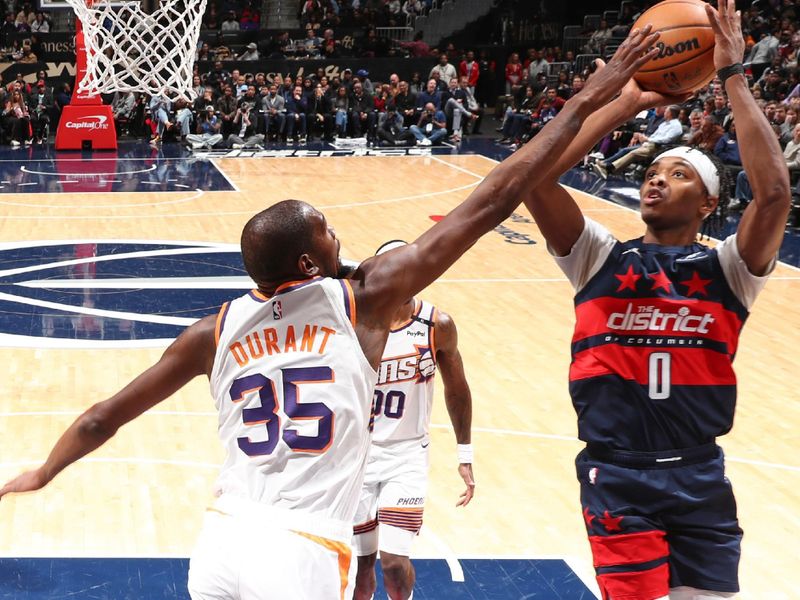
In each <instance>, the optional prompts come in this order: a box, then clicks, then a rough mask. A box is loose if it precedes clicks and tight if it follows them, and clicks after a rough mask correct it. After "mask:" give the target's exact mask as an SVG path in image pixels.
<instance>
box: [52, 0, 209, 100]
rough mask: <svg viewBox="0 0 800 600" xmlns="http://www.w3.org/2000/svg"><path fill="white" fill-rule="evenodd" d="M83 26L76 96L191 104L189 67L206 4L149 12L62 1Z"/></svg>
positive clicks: (179, 0)
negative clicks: (129, 96) (119, 95)
mask: <svg viewBox="0 0 800 600" xmlns="http://www.w3.org/2000/svg"><path fill="white" fill-rule="evenodd" d="M67 2H68V3H69V4H70V6H72V8H73V9H74V10H75V14H76V15H77V16H78V18H79V19H80V20H81V24H82V25H83V36H84V39H85V44H86V76H85V77H84V78H83V79H82V80H81V81H80V83H79V84H78V92H79V93H85V94H91V95H97V94H101V93H103V94H109V93H113V92H116V91H132V92H146V93H148V94H151V95H166V96H169V97H182V98H186V99H191V98H193V97H194V96H195V94H194V92H193V91H192V64H193V63H194V59H195V51H196V49H197V38H198V36H199V34H200V24H201V22H202V18H203V13H204V12H205V10H206V0H161V2H160V4H159V6H158V7H157V8H156V9H154V10H153V12H152V13H150V14H147V13H145V12H143V11H142V8H141V5H140V3H139V2H138V1H134V2H125V3H124V4H122V3H119V2H115V3H114V5H113V6H112V5H111V4H110V3H109V2H107V1H106V0H95V1H94V2H92V0H67Z"/></svg>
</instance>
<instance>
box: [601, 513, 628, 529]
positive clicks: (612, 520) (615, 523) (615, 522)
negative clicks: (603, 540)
mask: <svg viewBox="0 0 800 600" xmlns="http://www.w3.org/2000/svg"><path fill="white" fill-rule="evenodd" d="M622 519H623V517H612V516H611V515H609V514H608V511H606V512H604V513H603V517H602V518H600V519H597V520H598V521H599V522H600V523H602V525H603V527H605V528H606V531H608V532H609V533H610V532H612V531H622V526H621V525H620V521H622Z"/></svg>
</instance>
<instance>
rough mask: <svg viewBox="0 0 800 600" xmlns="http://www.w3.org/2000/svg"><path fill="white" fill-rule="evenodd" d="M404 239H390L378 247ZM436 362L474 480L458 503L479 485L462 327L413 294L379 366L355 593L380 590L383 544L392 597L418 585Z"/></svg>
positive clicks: (401, 597) (463, 470)
mask: <svg viewBox="0 0 800 600" xmlns="http://www.w3.org/2000/svg"><path fill="white" fill-rule="evenodd" d="M404 245H405V242H401V241H393V242H388V243H386V244H384V245H383V246H382V247H381V248H380V249H379V250H378V252H377V254H378V255H380V254H382V253H383V252H387V251H389V250H392V249H393V248H398V247H401V246H404ZM437 367H438V369H439V371H440V372H441V374H442V381H443V383H444V396H445V403H446V404H447V412H448V413H449V415H450V421H451V422H452V424H453V430H454V431H455V435H456V442H457V444H458V462H459V465H458V472H459V475H461V477H462V479H463V480H464V483H465V484H466V486H467V487H466V490H465V491H464V493H462V494H461V497H460V499H459V501H458V504H457V505H458V506H466V505H467V504H469V501H470V500H471V499H472V495H473V493H474V491H475V481H474V478H473V474H472V446H471V444H470V441H471V440H470V433H471V432H470V428H471V424H472V396H471V395H470V389H469V384H468V383H467V379H466V377H465V375H464V365H463V362H462V360H461V354H460V353H459V351H458V333H457V331H456V326H455V323H454V322H453V320H452V319H451V318H450V316H449V315H447V314H446V313H443V312H441V311H439V310H437V309H436V307H434V306H433V305H431V304H429V303H428V302H425V301H423V300H418V299H416V298H411V299H410V300H408V302H406V303H405V304H403V305H402V306H401V307H400V308H399V309H398V310H397V313H396V314H395V318H394V321H393V323H392V328H391V330H390V333H389V339H387V340H386V348H384V350H383V358H382V359H381V366H380V369H379V370H378V383H377V385H376V386H375V395H374V405H373V413H374V427H373V432H372V445H371V447H370V451H369V459H368V461H367V471H366V474H365V476H364V486H363V488H362V491H361V500H360V501H359V505H358V509H357V510H356V518H355V521H354V522H355V527H354V528H353V533H354V535H353V546H354V548H355V552H356V555H357V556H358V573H357V575H356V589H355V594H354V595H353V598H354V600H369V599H370V598H372V595H373V594H374V592H375V587H376V579H375V561H376V559H377V556H378V550H380V553H381V570H382V571H383V581H384V587H385V588H386V592H387V594H388V595H389V598H391V600H406V599H407V598H410V597H411V594H412V591H413V589H414V580H415V574H414V567H413V565H412V564H411V560H410V559H409V556H410V554H411V543H412V541H413V539H414V537H415V536H416V535H417V533H418V532H419V529H420V527H421V526H422V512H423V508H424V506H425V497H426V494H427V489H428V450H429V448H428V446H429V442H430V441H429V437H428V431H429V428H430V421H431V408H432V406H433V381H434V375H435V373H436V370H437Z"/></svg>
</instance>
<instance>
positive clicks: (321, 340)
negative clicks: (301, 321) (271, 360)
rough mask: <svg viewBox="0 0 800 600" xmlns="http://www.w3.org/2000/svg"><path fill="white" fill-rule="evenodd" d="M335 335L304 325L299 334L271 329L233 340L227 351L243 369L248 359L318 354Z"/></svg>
mask: <svg viewBox="0 0 800 600" xmlns="http://www.w3.org/2000/svg"><path fill="white" fill-rule="evenodd" d="M335 334H336V330H335V329H331V328H330V327H325V326H324V325H305V326H304V327H303V330H302V332H301V331H300V327H298V328H297V329H295V327H294V326H293V325H289V326H287V327H286V329H285V331H279V330H278V329H276V328H275V327H265V328H264V329H262V330H260V331H251V332H250V333H248V334H247V335H245V336H244V338H240V339H238V340H236V341H235V342H233V343H232V344H231V345H230V346H229V347H228V350H230V353H231V355H232V356H233V358H234V360H235V361H236V363H237V364H238V365H239V366H240V367H243V366H244V365H246V364H247V363H249V362H250V360H251V359H252V360H255V359H258V358H261V357H263V356H264V354H266V355H267V356H272V355H274V354H283V353H286V352H316V353H318V354H322V353H323V352H325V346H327V345H328V339H329V338H330V336H332V335H335Z"/></svg>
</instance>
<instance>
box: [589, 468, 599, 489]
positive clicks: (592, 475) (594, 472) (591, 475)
mask: <svg viewBox="0 0 800 600" xmlns="http://www.w3.org/2000/svg"><path fill="white" fill-rule="evenodd" d="M596 481H597V467H592V468H591V469H589V483H590V484H592V485H594V484H595V482H596Z"/></svg>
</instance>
